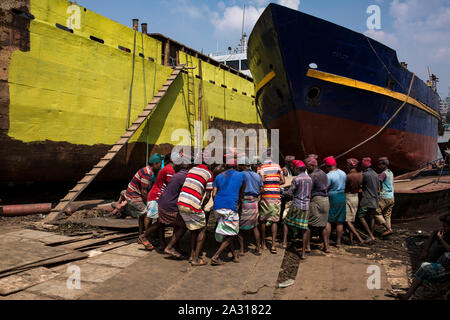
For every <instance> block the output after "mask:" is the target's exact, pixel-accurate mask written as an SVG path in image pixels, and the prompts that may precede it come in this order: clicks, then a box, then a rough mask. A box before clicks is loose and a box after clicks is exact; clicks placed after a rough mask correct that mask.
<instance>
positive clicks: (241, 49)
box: [238, 4, 247, 53]
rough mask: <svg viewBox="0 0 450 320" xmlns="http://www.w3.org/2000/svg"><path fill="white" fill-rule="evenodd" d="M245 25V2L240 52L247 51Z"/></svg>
mask: <svg viewBox="0 0 450 320" xmlns="http://www.w3.org/2000/svg"><path fill="white" fill-rule="evenodd" d="M244 27H245V4H244V10H243V13H242V32H241V42H240V43H239V50H238V53H246V52H247V34H246V33H245V32H244Z"/></svg>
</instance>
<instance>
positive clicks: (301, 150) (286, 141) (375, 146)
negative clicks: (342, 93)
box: [269, 110, 437, 173]
mask: <svg viewBox="0 0 450 320" xmlns="http://www.w3.org/2000/svg"><path fill="white" fill-rule="evenodd" d="M380 128H381V127H378V126H374V125H370V124H365V123H360V122H356V121H351V120H346V119H342V118H336V117H332V116H328V115H323V114H318V113H312V112H307V111H301V110H295V111H293V112H290V113H288V114H286V115H285V116H283V117H281V118H279V119H277V120H275V121H273V122H272V123H271V124H269V129H280V150H281V152H282V153H283V155H287V154H292V155H295V157H296V158H297V159H303V158H304V157H305V156H306V155H307V154H312V153H314V154H317V155H319V160H321V159H323V158H325V157H327V156H330V155H333V156H338V155H339V154H341V153H343V152H345V151H347V150H348V149H350V148H352V147H354V146H355V145H357V144H359V143H361V142H362V141H364V140H365V139H367V138H369V137H370V136H372V135H373V134H375V133H376V132H377V131H378V130H379V129H380ZM363 157H371V158H372V159H377V158H379V157H388V158H389V160H390V166H391V169H392V170H393V171H394V172H396V173H400V172H406V171H411V170H415V169H417V168H418V167H419V165H420V164H421V163H424V162H428V161H432V160H435V159H436V157H437V139H436V138H433V137H430V136H424V135H420V134H415V133H411V132H405V131H401V130H396V129H389V128H386V129H384V130H383V131H382V132H381V133H380V134H379V135H378V136H377V137H375V138H374V139H373V140H371V141H369V142H368V143H366V144H365V145H363V146H361V147H359V148H357V149H355V150H354V151H352V152H350V153H348V154H347V155H345V156H344V157H342V158H341V159H339V160H338V166H340V167H341V168H345V160H346V159H348V158H357V159H358V160H361V159H362V158H363Z"/></svg>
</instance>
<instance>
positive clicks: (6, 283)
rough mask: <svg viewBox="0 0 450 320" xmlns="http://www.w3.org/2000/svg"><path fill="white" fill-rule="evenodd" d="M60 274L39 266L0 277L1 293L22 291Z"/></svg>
mask: <svg viewBox="0 0 450 320" xmlns="http://www.w3.org/2000/svg"><path fill="white" fill-rule="evenodd" d="M57 275H58V273H57V272H54V271H52V270H50V269H47V268H43V267H39V268H36V269H33V270H27V271H23V272H20V273H18V274H15V275H11V276H9V277H6V278H2V279H0V295H3V296H5V295H8V294H11V293H14V292H18V291H22V290H24V289H26V288H29V287H32V286H34V285H36V284H39V283H42V282H44V281H47V280H50V279H53V278H55V277H56V276H57Z"/></svg>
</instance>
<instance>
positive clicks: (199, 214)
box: [113, 149, 394, 266]
mask: <svg viewBox="0 0 450 320" xmlns="http://www.w3.org/2000/svg"><path fill="white" fill-rule="evenodd" d="M317 158H318V157H317V155H309V156H308V157H307V158H306V159H305V160H304V161H302V160H296V159H295V158H294V157H293V156H287V157H286V158H285V167H284V168H281V167H280V165H279V164H277V163H274V162H273V161H272V160H271V157H270V149H268V151H267V152H266V157H265V160H264V161H263V162H262V163H258V164H257V165H251V164H250V161H249V159H248V158H247V157H246V156H245V155H240V154H239V155H238V154H237V152H236V150H232V151H230V152H229V153H227V154H226V155H225V156H224V160H225V163H224V164H213V165H208V164H207V162H208V161H207V159H203V163H201V164H195V165H193V164H190V162H191V161H184V160H183V161H180V160H181V159H182V154H179V153H171V154H167V155H166V156H165V157H163V156H162V155H159V154H154V155H153V156H152V157H151V158H150V159H149V163H148V165H147V166H146V167H144V168H141V169H140V170H139V171H138V172H137V173H136V174H135V175H134V177H133V179H132V180H131V182H130V183H129V185H128V188H127V190H124V191H122V193H121V196H120V199H119V201H118V202H117V205H116V207H115V209H114V211H113V213H114V214H117V213H119V212H120V213H121V215H131V216H133V217H136V218H138V221H139V233H140V237H139V243H141V244H142V245H144V247H145V248H146V249H148V250H152V249H153V248H154V245H153V244H152V242H153V243H155V241H156V240H152V238H153V237H152V235H153V234H155V233H156V234H159V244H160V249H161V250H163V251H164V253H166V254H169V255H171V256H173V257H175V258H182V254H181V253H180V249H179V244H180V239H181V238H182V237H183V236H184V234H185V232H186V231H187V230H189V231H190V233H191V251H190V257H189V262H190V263H191V264H192V265H194V266H197V265H205V264H206V262H205V261H204V260H203V258H201V257H200V253H201V250H202V247H203V244H204V241H205V231H206V225H207V221H208V218H209V214H210V212H212V213H213V214H214V216H215V219H216V223H217V225H216V230H215V238H216V240H217V241H218V242H219V243H220V246H219V248H218V250H217V252H216V253H215V254H214V255H213V257H212V258H211V264H212V265H220V264H223V263H224V262H223V261H222V260H221V258H220V256H221V253H222V252H223V251H224V250H225V249H226V248H229V249H230V251H231V252H232V254H233V261H234V262H238V261H239V256H241V255H243V254H244V247H245V246H244V233H245V232H246V231H253V234H254V238H255V245H256V248H255V250H254V254H256V255H260V254H261V250H265V249H266V248H267V247H268V246H267V245H266V227H270V228H271V233H272V241H271V246H270V252H271V253H274V254H276V253H277V246H276V241H277V234H278V225H279V224H280V223H281V224H282V230H283V240H282V244H281V246H282V248H286V247H287V240H288V235H289V234H290V235H291V237H292V238H297V237H301V238H302V239H303V247H302V250H301V254H300V258H301V259H305V258H306V254H307V253H308V252H310V251H311V246H310V238H311V235H315V234H319V235H321V237H322V241H323V250H324V251H325V252H330V251H329V242H330V241H329V240H330V234H331V231H332V226H333V225H335V226H336V247H337V248H339V247H340V246H341V245H342V236H343V233H344V225H346V226H347V227H348V229H349V231H350V243H353V237H356V238H357V239H358V241H359V242H360V243H362V244H364V243H370V242H371V241H374V240H375V237H374V228H375V221H378V222H379V223H380V224H381V225H382V226H383V227H384V228H385V229H386V231H385V232H384V233H383V234H382V237H385V236H387V235H390V234H392V233H393V231H392V228H391V218H390V217H391V213H392V208H393V206H394V180H393V174H392V172H391V171H390V170H389V160H388V159H387V158H380V159H378V167H379V169H380V170H381V171H382V173H381V174H379V175H378V174H377V173H376V172H375V171H374V170H373V169H372V168H371V166H372V164H371V159H370V158H364V159H362V162H361V165H362V168H363V172H362V173H360V172H358V171H357V168H358V164H359V161H358V160H357V159H353V158H352V159H348V160H347V169H348V173H347V174H346V173H345V172H344V171H342V170H340V169H338V168H337V166H336V160H335V159H334V158H333V157H327V158H325V159H324V166H325V171H323V170H321V169H319V165H318V161H317ZM289 177H290V178H289ZM286 180H291V182H290V186H286V187H283V185H284V184H285V183H286ZM360 189H362V196H361V199H359V197H358V193H359V192H360ZM211 196H212V198H213V204H212V208H211V210H208V211H207V212H205V206H206V205H207V204H208V202H209V201H210V199H211ZM357 215H358V217H359V219H360V221H361V223H362V225H363V226H364V228H365V230H366V232H367V234H368V239H366V240H363V239H362V237H361V235H360V233H359V232H358V231H357V230H356V229H355V227H354V225H353V223H354V222H355V219H356V216H357ZM366 219H367V220H366ZM169 225H171V226H173V228H174V232H173V236H172V238H171V240H170V242H169V243H168V244H167V245H166V243H165V238H164V230H165V227H166V226H169ZM151 241H152V242H151ZM235 241H236V243H235ZM235 245H238V247H239V248H238V249H236V250H235Z"/></svg>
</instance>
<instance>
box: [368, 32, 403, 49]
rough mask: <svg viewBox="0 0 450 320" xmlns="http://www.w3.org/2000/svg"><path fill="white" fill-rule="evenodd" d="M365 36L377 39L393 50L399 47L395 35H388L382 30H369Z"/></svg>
mask: <svg viewBox="0 0 450 320" xmlns="http://www.w3.org/2000/svg"><path fill="white" fill-rule="evenodd" d="M364 34H365V35H366V36H368V37H369V38H372V39H375V40H377V41H378V42H381V43H382V44H384V45H387V46H389V47H392V48H395V47H397V45H398V39H397V37H396V36H395V34H392V33H387V32H384V31H382V30H367V31H366V32H364Z"/></svg>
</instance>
